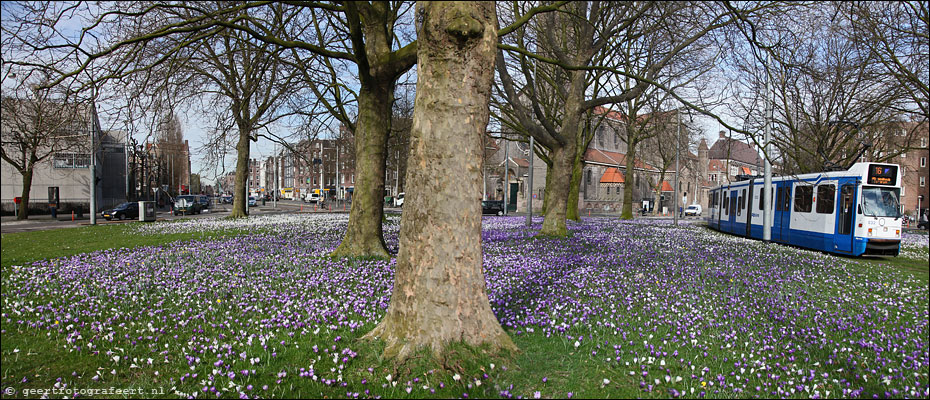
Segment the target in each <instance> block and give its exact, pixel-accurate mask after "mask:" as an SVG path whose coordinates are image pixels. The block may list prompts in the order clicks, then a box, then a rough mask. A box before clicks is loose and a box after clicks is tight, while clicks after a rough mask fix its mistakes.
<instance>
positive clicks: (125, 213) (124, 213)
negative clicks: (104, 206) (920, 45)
mask: <svg viewBox="0 0 930 400" xmlns="http://www.w3.org/2000/svg"><path fill="white" fill-rule="evenodd" d="M101 214H102V215H103V218H106V220H107V221H109V220H111V219H118V220H124V219H126V218H133V219H139V203H138V202H134V201H130V202H126V203H122V204H120V205H118V206H116V207H113V209H110V210H104V211H103V212H102V213H101Z"/></svg>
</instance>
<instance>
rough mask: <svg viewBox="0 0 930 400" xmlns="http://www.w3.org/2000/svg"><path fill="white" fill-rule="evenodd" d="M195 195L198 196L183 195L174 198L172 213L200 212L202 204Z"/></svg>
mask: <svg viewBox="0 0 930 400" xmlns="http://www.w3.org/2000/svg"><path fill="white" fill-rule="evenodd" d="M197 197H199V196H191V195H184V196H178V197H177V198H176V199H174V215H181V214H184V215H188V214H200V213H201V212H202V211H203V209H204V206H203V204H201V203H200V200H199V199H198V198H197Z"/></svg>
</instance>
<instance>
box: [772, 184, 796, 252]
mask: <svg viewBox="0 0 930 400" xmlns="http://www.w3.org/2000/svg"><path fill="white" fill-rule="evenodd" d="M773 206H774V207H773V208H775V218H773V219H772V240H775V241H779V242H783V243H787V242H788V230H789V229H790V228H791V227H790V221H791V218H790V214H791V183H790V182H778V183H777V184H776V185H775V204H773Z"/></svg>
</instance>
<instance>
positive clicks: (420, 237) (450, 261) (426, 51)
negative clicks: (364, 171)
mask: <svg viewBox="0 0 930 400" xmlns="http://www.w3.org/2000/svg"><path fill="white" fill-rule="evenodd" d="M416 8H417V10H416V11H417V15H418V19H419V21H418V22H419V23H418V25H419V26H418V29H417V36H418V37H419V38H420V43H419V47H418V50H417V57H418V65H419V70H418V71H417V72H418V77H417V95H416V106H415V109H414V114H413V126H412V129H411V139H410V140H411V141H410V155H409V158H408V160H407V165H408V168H407V197H406V199H405V202H406V203H408V204H405V207H404V216H403V219H402V220H401V226H400V234H399V243H400V249H399V253H398V255H397V267H396V270H395V275H394V290H393V293H392V295H391V304H390V306H388V310H387V313H386V314H385V316H384V319H383V320H382V321H381V323H380V324H379V325H378V326H377V327H375V329H374V330H372V331H371V332H369V333H368V334H367V335H366V337H367V338H380V339H381V340H384V342H385V353H384V356H385V357H387V358H394V359H398V360H404V359H406V358H407V357H409V356H410V355H412V354H413V353H414V352H415V351H417V350H418V349H421V348H429V349H430V350H431V351H432V354H433V356H435V357H437V358H442V357H443V355H444V349H445V348H446V347H447V346H448V344H449V343H452V342H458V341H463V342H465V343H466V344H468V345H472V346H478V345H482V344H488V345H490V347H491V348H492V349H498V350H499V349H509V350H515V349H516V346H515V345H514V344H513V342H512V341H511V340H510V338H509V337H508V336H507V334H506V333H505V332H504V330H503V328H501V326H500V323H499V322H498V321H497V318H496V317H495V315H494V313H493V312H492V311H491V305H490V303H489V301H488V295H487V292H486V287H485V280H484V274H483V272H482V249H481V198H480V194H481V183H482V180H481V171H482V166H483V165H482V163H483V160H482V156H481V155H482V153H483V148H482V145H481V143H482V142H481V136H482V135H483V134H484V132H485V130H486V129H487V124H488V118H489V116H490V110H489V107H488V101H489V99H490V94H491V82H492V80H493V78H494V72H493V70H492V66H493V65H494V57H495V51H496V42H497V30H496V22H497V19H496V15H495V10H494V3H493V2H417V5H416Z"/></svg>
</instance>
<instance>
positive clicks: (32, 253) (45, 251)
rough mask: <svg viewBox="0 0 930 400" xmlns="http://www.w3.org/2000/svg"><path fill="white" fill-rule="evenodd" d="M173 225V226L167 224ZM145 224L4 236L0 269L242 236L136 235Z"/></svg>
mask: <svg viewBox="0 0 930 400" xmlns="http://www.w3.org/2000/svg"><path fill="white" fill-rule="evenodd" d="M164 223H165V224H170V223H171V222H164ZM140 224H143V223H141V222H130V223H124V224H106V225H96V226H84V227H80V228H62V229H50V230H43V231H31V232H20V233H4V234H3V235H0V245H2V247H3V252H2V259H0V265H2V266H3V267H8V266H10V265H21V264H24V263H28V262H32V261H37V260H45V259H50V258H58V257H69V256H73V255H76V254H82V253H88V252H92V251H97V250H106V249H117V248H134V247H139V246H158V245H163V244H167V243H171V242H175V241H178V240H189V239H195V238H197V239H204V238H212V237H218V236H223V235H235V234H241V233H242V232H227V231H217V232H185V233H170V232H165V234H163V235H140V234H137V233H136V230H137V228H138V227H139V226H140Z"/></svg>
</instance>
